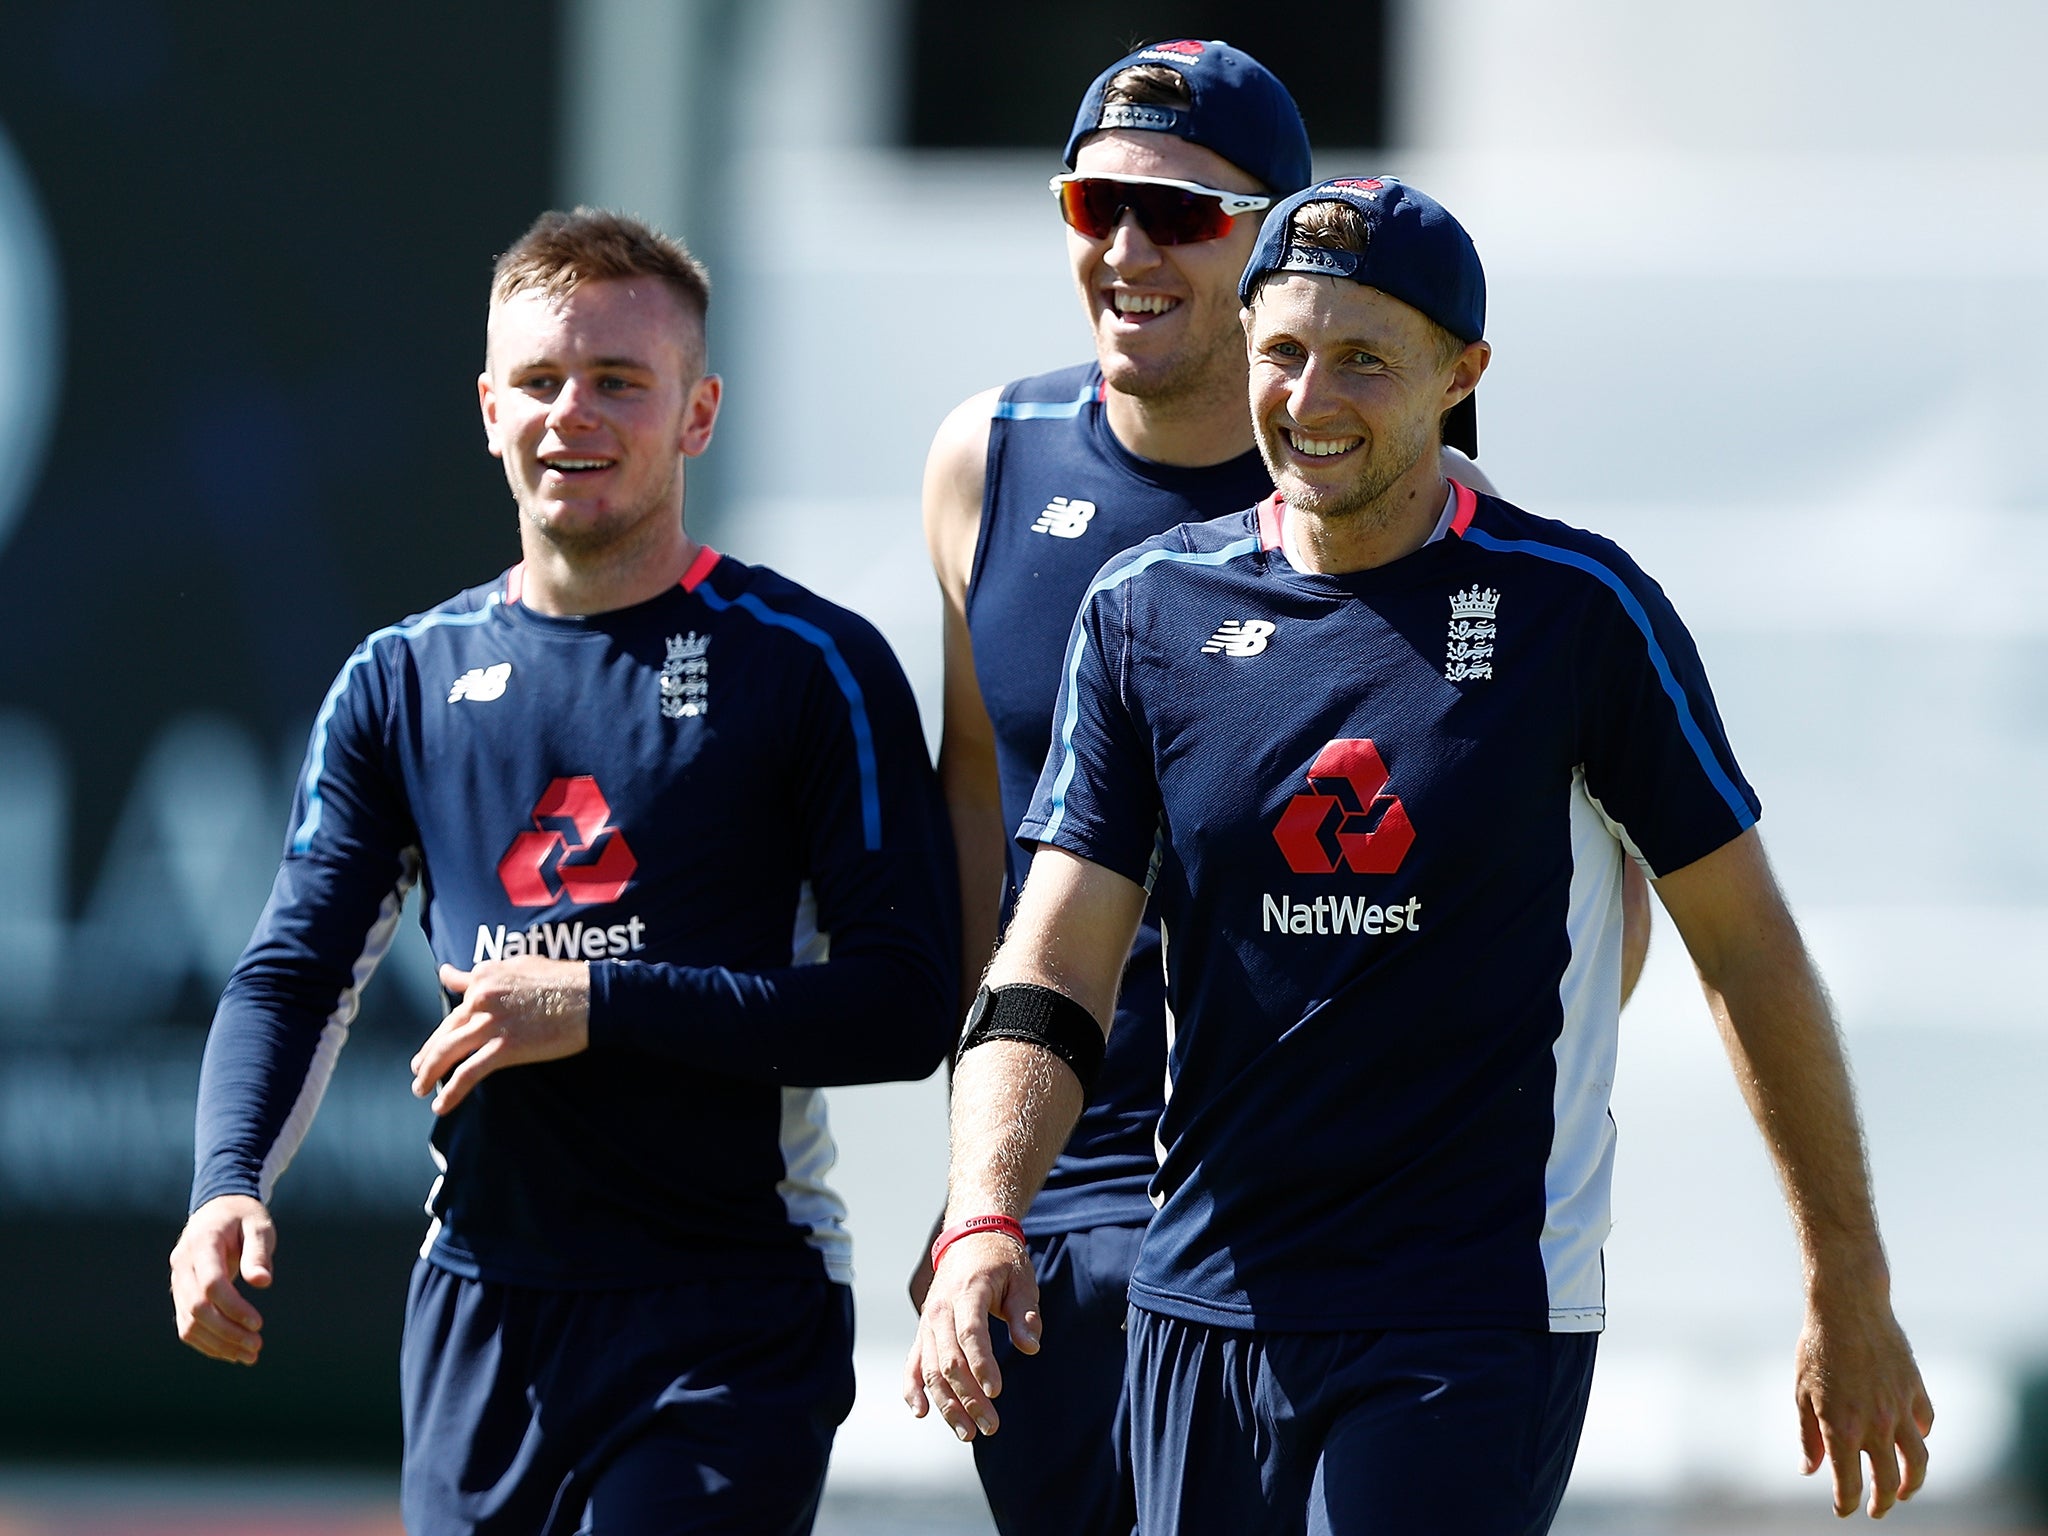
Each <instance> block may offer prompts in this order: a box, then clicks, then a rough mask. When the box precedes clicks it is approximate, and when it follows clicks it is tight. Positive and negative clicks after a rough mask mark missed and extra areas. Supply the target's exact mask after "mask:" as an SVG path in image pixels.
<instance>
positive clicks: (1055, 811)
mask: <svg viewBox="0 0 2048 1536" xmlns="http://www.w3.org/2000/svg"><path fill="white" fill-rule="evenodd" d="M1258 547H1259V540H1258V536H1257V535H1256V534H1254V535H1253V536H1252V537H1250V538H1244V539H1239V540H1237V541H1236V542H1235V543H1231V544H1226V545H1224V546H1223V547H1222V548H1221V549H1210V550H1200V551H1196V550H1172V549H1148V550H1147V551H1145V553H1144V554H1142V555H1140V556H1138V558H1137V559H1135V560H1133V561H1132V562H1131V563H1130V564H1129V565H1120V566H1118V567H1117V568H1116V569H1115V570H1113V571H1104V572H1103V573H1102V574H1101V575H1100V576H1098V577H1096V578H1095V580H1094V581H1093V582H1092V583H1091V584H1090V585H1089V588H1088V590H1087V591H1086V592H1084V593H1082V594H1081V604H1080V606H1081V608H1083V609H1086V608H1087V606H1088V605H1089V603H1091V602H1093V601H1094V599H1095V594H1096V593H1098V592H1107V591H1108V590H1109V589H1110V588H1112V587H1120V586H1122V585H1123V584H1124V583H1125V582H1127V581H1129V580H1131V578H1133V577H1134V576H1139V575H1142V574H1143V573H1144V572H1146V571H1149V570H1151V569H1152V567H1153V566H1155V565H1160V564H1173V565H1228V564H1229V563H1230V562H1231V561H1233V560H1235V559H1236V558H1237V557H1238V556H1240V555H1248V554H1250V553H1252V552H1253V551H1254V550H1256V549H1257V548H1258ZM1087 644H1088V628H1087V626H1086V625H1085V624H1083V623H1081V622H1080V621H1079V620H1078V619H1077V620H1076V621H1075V623H1074V637H1073V639H1072V640H1070V641H1068V643H1067V670H1066V684H1065V689H1064V691H1065V693H1066V696H1067V710H1066V713H1065V715H1063V716H1062V717H1061V719H1060V771H1059V772H1058V774H1056V775H1055V776H1054V778H1053V781H1052V814H1051V815H1049V816H1047V817H1046V818H1045V830H1044V831H1043V832H1042V833H1040V834H1039V836H1040V840H1041V841H1044V842H1051V841H1052V835H1053V834H1054V833H1055V832H1057V831H1059V829H1060V823H1061V822H1062V821H1064V820H1065V819H1066V815H1067V789H1068V787H1069V786H1070V785H1072V784H1073V782H1074V770H1075V768H1076V767H1077V766H1078V764H1079V759H1077V758H1076V757H1075V755H1074V726H1075V725H1076V723H1078V722H1079V720H1080V718H1081V697H1080V695H1079V693H1077V692H1076V691H1075V681H1076V679H1077V678H1079V676H1080V675H1081V655H1082V652H1083V651H1084V650H1085V649H1086V647H1087Z"/></svg>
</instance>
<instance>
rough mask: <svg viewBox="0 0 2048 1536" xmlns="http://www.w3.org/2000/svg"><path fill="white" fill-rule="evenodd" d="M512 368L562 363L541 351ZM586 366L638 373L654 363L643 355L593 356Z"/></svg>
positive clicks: (539, 366) (646, 371) (559, 365)
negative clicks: (628, 369) (628, 370)
mask: <svg viewBox="0 0 2048 1536" xmlns="http://www.w3.org/2000/svg"><path fill="white" fill-rule="evenodd" d="M511 366H512V367H513V368H515V369H518V368H560V367H561V366H562V364H561V363H560V362H559V361H558V360H557V359H555V358H553V357H550V356H548V355H547V354H545V353H543V354H540V355H539V356H535V357H528V358H522V359H521V360H520V361H518V362H516V363H513V364H512V365H511ZM583 366H584V367H586V368H631V369H634V370H635V371H637V372H640V373H653V372H655V371H656V369H655V365H654V364H653V363H651V362H649V361H648V360H647V359H646V358H644V357H593V358H591V359H590V360H589V361H588V362H587V363H585V364H584V365H583Z"/></svg>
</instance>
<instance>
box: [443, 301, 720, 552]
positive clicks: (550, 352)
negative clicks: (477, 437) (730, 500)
mask: <svg viewBox="0 0 2048 1536" xmlns="http://www.w3.org/2000/svg"><path fill="white" fill-rule="evenodd" d="M703 349H704V330H703V324H702V322H701V320H699V319H698V318H697V316H695V315H694V314H693V313H691V312H690V310H688V309H687V308H686V307H685V306H684V304H683V303H682V301H681V300H680V299H679V298H678V297H677V296H676V295H675V294H674V293H673V291H672V290H671V289H670V288H669V287H668V285H667V284H666V283H664V282H662V281H661V280H660V279H658V278H653V277H632V278H606V279H599V280H593V281H588V282H583V283H579V284H578V285H577V286H576V287H575V288H574V289H573V290H571V291H570V292H569V293H567V294H566V295H561V296H553V295H550V294H548V293H545V292H543V291H541V290H539V289H521V290H518V291H516V292H513V293H511V294H508V295H506V296H505V297H504V298H503V299H501V300H500V301H498V302H496V303H494V304H492V306H491V312H490V329H489V348H488V355H487V367H486V369H485V372H484V373H483V375H482V376H481V377H480V378H478V380H477V393H478V398H479V400H480V401H481V403H482V406H483V415H484V432H485V436H486V438H487V439H488V441H489V444H490V450H491V452H492V453H493V454H495V455H496V456H497V457H498V458H500V459H502V460H503V461H504V464H505V479H506V480H507V482H508V483H509V484H510V485H511V487H512V495H513V498H514V500H516V501H517V502H518V504H519V514H520V535H521V542H522V543H528V542H529V541H530V540H533V539H538V540H542V541H544V542H545V544H546V545H547V546H549V547H551V548H552V549H553V550H554V551H556V552H558V553H559V554H560V555H561V556H562V557H563V558H564V559H567V560H569V561H570V562H571V563H572V564H573V563H576V562H578V561H581V560H585V559H588V558H591V557H594V556H598V555H601V554H602V555H614V556H615V555H617V554H619V553H622V552H625V551H629V550H631V549H633V548H635V547H639V546H641V545H645V546H647V547H648V548H650V549H652V548H653V547H655V546H656V545H658V544H660V543H662V542H663V541H664V540H670V541H672V540H674V539H679V538H680V537H681V526H682V524H681V519H682V508H683V460H684V459H685V458H686V457H694V456H695V455H697V454H700V453H702V452H703V451H704V450H705V448H706V447H708V446H709V445H710V442H711V429H712V425H713V422H714V421H715V419H716V417H717V414H718V400H719V389H720V386H719V381H718V379H717V377H716V376H715V375H707V374H705V373H704V371H703ZM529 553H530V554H531V553H532V550H531V548H529Z"/></svg>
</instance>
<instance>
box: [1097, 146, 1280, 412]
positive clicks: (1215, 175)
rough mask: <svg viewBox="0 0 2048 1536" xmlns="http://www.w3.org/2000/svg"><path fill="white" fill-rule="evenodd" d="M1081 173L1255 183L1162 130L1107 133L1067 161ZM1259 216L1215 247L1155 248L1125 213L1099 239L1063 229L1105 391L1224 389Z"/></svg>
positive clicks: (1236, 364) (1231, 188)
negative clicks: (1240, 286) (1242, 277)
mask: <svg viewBox="0 0 2048 1536" xmlns="http://www.w3.org/2000/svg"><path fill="white" fill-rule="evenodd" d="M1074 169H1075V171H1077V172H1078V173H1080V174H1081V175H1084V176H1104V175H1118V176H1165V177H1172V178H1174V179H1176V180H1179V181H1192V182H1196V183H1198V184H1200V185H1202V186H1205V187H1215V188H1217V189H1218V190H1220V191H1225V192H1249V193H1259V192H1262V191H1264V188H1262V187H1261V186H1260V185H1259V183H1258V182H1257V181H1255V180H1254V179H1253V178H1251V177H1250V176H1247V175H1246V174H1245V173H1244V172H1243V171H1241V170H1239V169H1238V168H1237V167H1236V166H1234V165H1232V164H1231V163H1230V162H1229V161H1228V160H1225V159H1224V158H1223V157H1222V156H1221V155H1219V154H1217V153H1216V152H1215V151H1213V150H1208V149H1204V148H1202V147H1201V146H1200V145H1199V144H1190V143H1189V142H1188V141H1187V140H1186V139H1183V138H1180V137H1178V136H1176V135H1174V134H1170V133H1151V132H1146V131H1143V130H1139V129H1129V128H1117V129H1112V130H1110V131H1108V132H1105V133H1098V134H1096V135H1094V136H1093V137H1092V138H1090V139H1089V140H1088V141H1087V142H1086V143H1085V144H1083V145H1082V146H1081V148H1080V150H1079V151H1078V153H1077V154H1076V155H1075V157H1074ZM1258 238H1259V216H1258V215H1257V214H1255V213H1254V214H1242V215H1240V216H1239V217H1238V218H1237V219H1236V220H1234V221H1233V223H1232V226H1231V230H1230V233H1229V234H1227V235H1225V236H1223V237H1222V238H1221V239H1219V240H1201V241H1196V242H1194V243H1192V244H1188V245H1155V244H1153V242H1152V241H1151V240H1150V239H1148V238H1147V237H1146V235H1145V232H1144V231H1143V230H1142V229H1140V228H1139V227H1138V222H1137V220H1136V219H1135V218H1133V217H1132V216H1131V215H1130V214H1129V213H1125V214H1124V215H1123V217H1122V218H1121V219H1119V220H1118V222H1117V227H1116V229H1115V230H1114V231H1112V232H1111V234H1110V236H1109V238H1108V239H1106V240H1090V239H1089V238H1088V237H1087V236H1085V235H1083V234H1081V233H1080V232H1078V231H1077V230H1074V229H1072V228H1069V229H1068V230H1067V258H1068V261H1069V263H1070V264H1071V266H1072V268H1073V273H1074V282H1075V284H1076V286H1077V287H1078V288H1079V289H1080V291H1081V304H1082V307H1083V308H1084V309H1085V310H1086V311H1087V314H1088V324H1089V326H1090V328H1091V329H1092V330H1093V331H1094V333H1095V355H1096V358H1097V359H1098V360H1099V361H1100V363H1101V365H1102V373H1103V377H1104V378H1105V379H1106V380H1107V381H1108V383H1109V387H1110V388H1111V389H1115V390H1119V391H1121V392H1122V393H1124V394H1127V395H1131V396H1134V397H1136V398H1138V399H1143V400H1168V399H1171V398H1173V397H1175V396H1179V395H1195V394H1203V393H1207V392H1209V391H1211V390H1213V389H1215V388H1216V386H1217V385H1218V384H1219V383H1222V384H1225V385H1229V384H1232V383H1234V381H1235V380H1236V379H1237V377H1238V370H1239V369H1241V368H1242V367H1243V361H1242V359H1243V351H1242V348H1243V340H1242V338H1241V336H1240V335H1239V332H1238V329H1237V309H1238V304H1237V279H1238V276H1239V274H1240V273H1242V272H1243V271H1244V265H1245V263H1246V262H1247V261H1249V260H1250V259H1251V254H1252V247H1253V246H1254V245H1256V244H1257V243H1258Z"/></svg>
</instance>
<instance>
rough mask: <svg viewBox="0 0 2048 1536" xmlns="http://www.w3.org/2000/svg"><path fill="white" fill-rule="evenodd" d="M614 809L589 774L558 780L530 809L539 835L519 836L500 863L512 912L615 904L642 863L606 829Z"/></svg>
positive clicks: (622, 839)
mask: <svg viewBox="0 0 2048 1536" xmlns="http://www.w3.org/2000/svg"><path fill="white" fill-rule="evenodd" d="M611 814H612V808H611V806H610V805H608V804H606V802H605V798H604V791H603V790H601V789H599V788H598V787H597V780H596V779H593V778H592V777H590V775H588V774H579V775H577V776H576V777H575V778H572V779H556V780H555V781H554V782H553V783H551V784H549V785H548V787H547V788H546V789H545V790H544V791H542V793H541V797H540V799H538V800H536V801H535V802H534V804H533V824H534V827H535V828H536V829H537V830H535V831H532V832H521V833H520V834H519V835H518V836H517V837H515V838H513V839H512V846H511V847H510V848H507V849H506V850H505V856H504V857H503V858H501V859H499V860H498V880H499V883H500V884H502V885H503V886H504V887H505V895H506V898H507V899H508V900H510V901H511V903H512V905H513V906H515V907H551V906H553V905H554V904H555V903H556V902H558V901H562V900H565V899H566V900H567V901H569V902H571V903H572V904H573V905H575V906H579V907H588V906H594V905H596V904H598V903H600V902H607V901H617V900H618V899H619V897H620V896H622V895H623V894H624V893H625V890H626V887H627V886H628V885H630V884H632V882H633V873H634V871H635V870H637V869H638V868H639V867H640V861H639V860H638V859H636V858H634V857H633V850H632V849H630V848H628V847H627V846H626V839H625V835H624V834H623V833H621V832H620V831H619V829H618V828H617V827H614V826H611V825H609V822H610V819H611Z"/></svg>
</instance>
